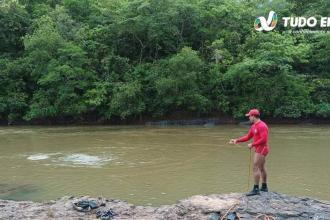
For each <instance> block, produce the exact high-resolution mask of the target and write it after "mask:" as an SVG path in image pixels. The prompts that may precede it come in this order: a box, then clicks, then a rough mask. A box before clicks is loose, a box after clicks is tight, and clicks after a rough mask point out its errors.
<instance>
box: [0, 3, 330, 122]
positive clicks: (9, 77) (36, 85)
mask: <svg viewBox="0 0 330 220" xmlns="http://www.w3.org/2000/svg"><path fill="white" fill-rule="evenodd" d="M271 9H272V10H274V11H276V12H277V13H278V14H279V15H280V16H291V15H300V16H310V15H313V16H321V15H322V16H327V15H328V14H329V13H328V12H329V1H326V0H320V1H316V0H315V1H314V0H313V1H298V0H273V1H269V0H261V1H257V0H250V1H230V0H193V1H187V0H180V1H176V0H163V1H157V0H133V1H128V0H97V1H96V0H46V1H44V0H43V1H42V0H19V1H16V0H3V1H1V2H0V120H1V121H6V122H8V123H15V122H20V121H22V120H25V121H31V120H32V121H33V120H44V119H47V120H53V121H56V120H87V119H89V117H91V116H92V118H93V119H94V120H98V119H109V120H112V119H119V120H122V119H125V120H127V121H129V120H130V119H136V118H142V117H168V116H172V115H173V114H175V113H177V112H183V113H187V114H188V115H193V116H196V117H198V116H201V115H208V114H227V115H231V116H234V117H235V118H240V117H242V116H243V115H244V113H245V112H246V111H247V110H248V109H249V108H252V107H257V108H260V109H261V110H262V114H263V115H264V116H267V117H276V118H304V117H320V118H329V117H330V108H329V103H330V74H329V71H330V43H329V42H330V35H329V34H287V33H285V32H283V30H284V29H285V28H284V27H283V25H282V24H281V23H279V24H278V26H277V27H276V29H275V30H274V31H272V32H268V33H257V32H255V31H254V30H253V21H254V19H255V17H257V16H260V15H263V16H266V15H267V13H268V12H269V10H271Z"/></svg>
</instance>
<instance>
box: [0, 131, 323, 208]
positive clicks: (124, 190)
mask: <svg viewBox="0 0 330 220" xmlns="http://www.w3.org/2000/svg"><path fill="white" fill-rule="evenodd" d="M270 127H271V130H270V147H271V152H270V154H269V156H268V161H267V168H268V175H269V181H268V182H269V188H270V190H271V191H277V192H282V193H286V194H290V195H297V196H309V197H314V198H319V199H324V200H330V158H329V155H330V144H329V143H330V126H329V125H323V126H320V125H317V126H316V125H273V126H270ZM247 130H248V127H245V126H239V125H219V126H210V127H203V126H167V127H160V126H159V127H158V126H78V127H0V150H1V153H0V174H1V175H0V198H2V199H14V200H33V201H44V200H51V199H55V198H58V197H62V196H65V195H74V196H79V195H91V196H104V197H108V198H117V199H122V200H127V201H128V202H131V203H134V204H137V205H147V204H148V205H153V206H157V205H160V204H170V203H174V202H176V201H177V200H180V199H183V198H186V197H188V196H191V195H196V194H212V193H230V192H245V191H247V190H248V186H247V185H248V171H249V169H248V164H249V158H250V154H249V150H248V149H247V147H246V146H247V144H240V145H239V146H232V145H229V144H227V142H228V141H229V139H230V138H235V137H238V136H241V135H244V134H245V133H246V132H247ZM250 184H252V180H251V181H250Z"/></svg>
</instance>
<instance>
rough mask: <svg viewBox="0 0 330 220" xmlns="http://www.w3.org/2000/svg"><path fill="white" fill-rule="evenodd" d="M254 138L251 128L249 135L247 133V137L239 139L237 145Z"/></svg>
mask: <svg viewBox="0 0 330 220" xmlns="http://www.w3.org/2000/svg"><path fill="white" fill-rule="evenodd" d="M252 137H253V133H252V128H250V130H249V133H247V135H245V136H243V137H241V138H239V139H237V140H236V143H239V142H245V141H248V140H250V139H251V138H252Z"/></svg>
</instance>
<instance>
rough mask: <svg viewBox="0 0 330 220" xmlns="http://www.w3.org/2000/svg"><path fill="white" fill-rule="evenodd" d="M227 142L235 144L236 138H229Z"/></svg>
mask: <svg viewBox="0 0 330 220" xmlns="http://www.w3.org/2000/svg"><path fill="white" fill-rule="evenodd" d="M229 144H237V140H236V139H230V141H229Z"/></svg>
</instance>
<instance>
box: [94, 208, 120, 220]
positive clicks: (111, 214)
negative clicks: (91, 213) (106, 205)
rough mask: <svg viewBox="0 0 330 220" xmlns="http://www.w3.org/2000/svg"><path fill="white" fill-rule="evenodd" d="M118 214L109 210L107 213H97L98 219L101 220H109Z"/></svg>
mask: <svg viewBox="0 0 330 220" xmlns="http://www.w3.org/2000/svg"><path fill="white" fill-rule="evenodd" d="M116 215H117V214H116V213H115V212H114V211H113V210H112V209H109V210H107V211H97V212H96V218H100V219H101V220H109V219H112V218H113V217H115V216H116Z"/></svg>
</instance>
